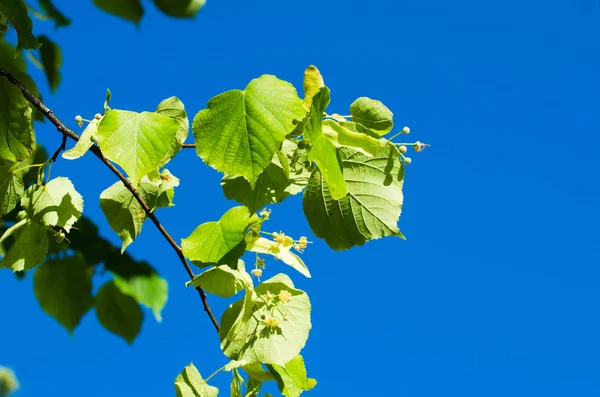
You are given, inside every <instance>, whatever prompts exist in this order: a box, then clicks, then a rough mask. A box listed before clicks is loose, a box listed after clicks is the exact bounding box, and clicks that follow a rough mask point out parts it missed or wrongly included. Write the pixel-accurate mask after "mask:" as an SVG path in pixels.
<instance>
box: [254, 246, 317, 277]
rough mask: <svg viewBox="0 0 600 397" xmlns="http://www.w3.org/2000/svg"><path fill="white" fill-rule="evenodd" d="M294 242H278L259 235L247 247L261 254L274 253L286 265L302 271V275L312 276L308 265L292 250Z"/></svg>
mask: <svg viewBox="0 0 600 397" xmlns="http://www.w3.org/2000/svg"><path fill="white" fill-rule="evenodd" d="M291 246H292V244H291V243H290V244H287V245H286V244H277V242H276V241H273V240H269V239H266V238H264V237H259V238H258V239H256V240H254V241H253V242H252V243H249V244H248V246H247V247H246V249H247V250H248V251H252V252H256V253H259V254H268V255H273V256H274V257H275V258H277V259H279V260H280V261H282V262H283V263H285V264H286V265H289V266H291V267H293V268H294V269H296V270H297V271H299V272H300V273H302V275H304V276H306V277H309V278H310V272H309V271H308V267H306V265H305V264H304V262H303V261H302V259H300V257H299V256H298V255H296V254H294V253H293V252H292V251H291V249H290V248H291Z"/></svg>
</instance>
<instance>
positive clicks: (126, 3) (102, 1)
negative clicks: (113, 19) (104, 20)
mask: <svg viewBox="0 0 600 397" xmlns="http://www.w3.org/2000/svg"><path fill="white" fill-rule="evenodd" d="M94 4H96V6H98V8H100V9H102V10H104V11H106V12H108V13H110V14H113V15H115V16H118V17H120V18H123V19H126V20H128V21H133V22H135V23H138V22H139V21H140V20H141V19H142V16H143V15H144V9H143V8H142V3H141V1H140V0H94Z"/></svg>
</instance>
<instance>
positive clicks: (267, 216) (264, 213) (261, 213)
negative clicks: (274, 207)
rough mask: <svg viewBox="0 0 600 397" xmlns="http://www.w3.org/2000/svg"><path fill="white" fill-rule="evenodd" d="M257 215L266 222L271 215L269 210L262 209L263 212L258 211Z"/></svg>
mask: <svg viewBox="0 0 600 397" xmlns="http://www.w3.org/2000/svg"><path fill="white" fill-rule="evenodd" d="M258 214H259V215H260V216H261V217H262V218H263V220H264V221H266V220H268V219H269V216H270V215H271V210H270V209H268V208H263V210H262V211H260V212H259V213H258Z"/></svg>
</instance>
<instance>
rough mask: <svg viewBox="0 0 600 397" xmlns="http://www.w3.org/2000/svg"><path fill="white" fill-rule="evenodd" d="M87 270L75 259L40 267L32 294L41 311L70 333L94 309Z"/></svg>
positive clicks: (49, 263)
mask: <svg viewBox="0 0 600 397" xmlns="http://www.w3.org/2000/svg"><path fill="white" fill-rule="evenodd" d="M90 270H91V269H90V268H88V267H87V264H86V263H85V261H84V260H83V258H82V257H81V256H79V255H76V256H71V257H68V258H63V259H54V260H50V261H48V262H46V263H43V264H42V265H40V267H38V268H37V270H36V271H35V274H34V276H33V292H34V293H35V296H36V298H37V300H38V302H39V303H40V306H41V307H42V309H43V310H44V311H45V312H46V313H48V314H49V315H51V316H52V317H54V318H55V319H56V320H57V321H58V322H59V323H60V324H61V325H62V326H63V327H65V328H66V329H67V330H68V331H69V332H70V333H72V332H73V331H74V330H75V328H76V327H77V325H78V324H79V321H80V320H81V318H82V317H83V316H84V315H85V313H87V311H88V310H90V308H91V307H92V306H93V305H94V298H93V297H92V278H91V272H90Z"/></svg>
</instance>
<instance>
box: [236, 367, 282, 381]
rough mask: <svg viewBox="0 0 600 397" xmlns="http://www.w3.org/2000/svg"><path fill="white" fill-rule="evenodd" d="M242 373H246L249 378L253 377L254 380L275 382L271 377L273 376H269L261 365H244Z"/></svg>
mask: <svg viewBox="0 0 600 397" xmlns="http://www.w3.org/2000/svg"><path fill="white" fill-rule="evenodd" d="M243 368H244V371H246V373H247V374H248V375H250V376H251V377H253V378H254V379H257V380H260V381H263V382H267V381H270V380H275V377H274V376H273V374H271V373H270V372H269V371H267V370H265V369H264V368H263V366H262V364H260V363H253V364H245V365H244V366H243Z"/></svg>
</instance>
